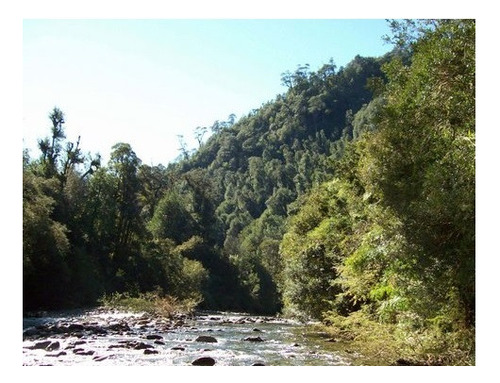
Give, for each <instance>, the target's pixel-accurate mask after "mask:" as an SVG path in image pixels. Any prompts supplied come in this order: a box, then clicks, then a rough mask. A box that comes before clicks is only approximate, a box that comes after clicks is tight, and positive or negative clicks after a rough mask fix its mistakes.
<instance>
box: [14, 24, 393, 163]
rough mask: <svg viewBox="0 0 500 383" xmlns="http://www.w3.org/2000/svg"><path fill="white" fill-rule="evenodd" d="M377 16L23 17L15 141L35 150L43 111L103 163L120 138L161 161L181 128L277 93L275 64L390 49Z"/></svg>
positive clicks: (147, 159) (190, 138) (175, 150)
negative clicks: (19, 123)
mask: <svg viewBox="0 0 500 383" xmlns="http://www.w3.org/2000/svg"><path fill="white" fill-rule="evenodd" d="M389 32H390V31H389V27H388V23H387V21H386V20H384V19H359V20H357V19H239V20H238V19H191V20H189V19H139V20H134V19H126V20H123V19H53V20H50V19H25V20H24V21H23V42H22V54H23V61H22V70H23V147H25V148H28V149H30V154H31V156H32V157H37V156H38V155H39V152H38V149H37V140H38V139H40V138H44V137H46V136H49V134H50V120H49V119H48V115H49V113H50V112H51V111H52V109H53V108H54V107H58V108H60V109H61V110H62V111H63V112H64V114H65V117H66V118H65V121H66V124H65V130H66V135H67V138H68V140H70V141H76V140H77V137H78V136H80V137H81V138H80V146H81V148H82V150H83V151H84V152H90V153H100V154H101V155H102V156H103V159H104V162H106V161H107V158H109V154H110V153H111V148H112V146H113V145H114V144H116V143H118V142H126V143H129V144H130V145H131V146H132V149H133V150H134V151H135V152H136V154H137V155H138V157H139V158H140V159H141V160H142V161H143V163H146V164H149V165H157V164H159V163H161V164H164V165H167V163H168V162H170V161H173V160H175V158H177V157H178V155H179V147H180V145H179V138H178V136H179V135H182V136H183V137H184V139H185V140H186V141H187V144H188V146H189V147H190V148H195V147H196V146H197V144H196V141H195V138H194V130H195V129H196V128H197V127H210V126H211V125H212V124H213V122H215V121H216V120H220V121H224V120H226V119H227V118H228V116H229V115H230V114H235V115H236V117H237V119H239V118H240V117H242V116H244V115H246V114H248V113H249V112H250V111H251V110H252V109H256V108H259V107H260V106H261V105H262V104H263V103H265V102H267V101H271V100H273V99H274V98H275V97H276V95H278V94H280V93H284V92H285V90H286V89H285V88H284V87H283V86H282V85H281V75H282V73H284V72H286V71H291V72H293V71H294V70H295V69H296V68H297V67H298V66H299V65H303V64H309V65H310V69H311V70H312V71H316V70H318V69H319V68H320V67H321V66H322V65H324V64H326V63H328V61H329V60H330V59H333V61H334V63H335V64H336V65H337V67H341V66H345V65H346V64H347V63H348V62H350V61H351V60H352V59H353V58H354V57H355V56H356V55H357V54H359V55H362V56H375V57H377V56H381V55H383V54H384V53H386V52H388V51H389V50H390V49H391V46H390V45H388V44H386V43H384V41H383V39H382V37H383V36H384V35H386V34H388V33H389Z"/></svg>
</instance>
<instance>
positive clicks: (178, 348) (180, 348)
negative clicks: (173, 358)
mask: <svg viewBox="0 0 500 383" xmlns="http://www.w3.org/2000/svg"><path fill="white" fill-rule="evenodd" d="M185 349H186V348H185V347H181V346H174V347H172V348H171V350H174V351H184V350H185Z"/></svg>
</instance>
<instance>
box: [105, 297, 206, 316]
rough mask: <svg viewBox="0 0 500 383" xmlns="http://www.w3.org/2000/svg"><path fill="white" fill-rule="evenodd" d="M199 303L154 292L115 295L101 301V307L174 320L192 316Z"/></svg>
mask: <svg viewBox="0 0 500 383" xmlns="http://www.w3.org/2000/svg"><path fill="white" fill-rule="evenodd" d="M199 303H200V302H199V301H196V300H193V299H184V300H182V301H180V300H179V299H177V298H175V297H171V296H168V295H167V296H165V295H163V294H161V292H152V291H150V292H146V293H138V294H130V293H129V292H125V293H113V294H111V295H104V296H103V297H102V298H100V299H99V304H100V306H101V307H104V308H108V309H118V310H125V311H132V312H139V313H148V314H152V315H156V316H160V317H165V318H172V317H174V316H175V314H191V313H193V311H194V309H195V308H196V306H197V305H198V304H199Z"/></svg>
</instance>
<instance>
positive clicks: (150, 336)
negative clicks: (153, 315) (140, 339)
mask: <svg viewBox="0 0 500 383" xmlns="http://www.w3.org/2000/svg"><path fill="white" fill-rule="evenodd" d="M146 339H163V337H162V336H161V335H155V334H149V335H146Z"/></svg>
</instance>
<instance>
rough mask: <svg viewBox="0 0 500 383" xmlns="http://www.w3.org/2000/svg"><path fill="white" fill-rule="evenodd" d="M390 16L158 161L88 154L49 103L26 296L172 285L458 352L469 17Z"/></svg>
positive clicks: (59, 297) (416, 347) (471, 68)
mask: <svg viewBox="0 0 500 383" xmlns="http://www.w3.org/2000/svg"><path fill="white" fill-rule="evenodd" d="M391 27H392V29H393V35H392V37H391V38H392V42H393V43H394V44H395V49H394V50H393V51H392V52H391V53H388V54H387V55H385V56H383V57H379V58H366V57H360V56H357V57H355V58H354V59H353V60H352V61H351V62H350V63H349V64H348V65H346V66H345V67H343V68H336V66H335V65H334V64H333V61H330V62H329V63H328V64H326V65H324V66H323V67H321V68H319V69H318V70H316V71H313V70H311V69H310V68H309V67H308V66H307V65H304V66H299V67H298V68H297V69H296V70H295V71H294V72H287V73H284V74H283V76H282V78H281V81H282V83H283V84H284V85H286V86H287V88H288V90H287V91H286V92H285V93H284V94H282V95H278V96H277V97H276V99H274V100H272V101H269V102H267V103H265V104H264V105H262V106H261V107H260V108H258V109H256V110H253V111H252V112H250V113H249V114H248V115H247V116H244V117H242V118H240V119H239V120H238V121H235V118H234V116H229V118H228V120H227V121H217V122H215V123H213V124H212V125H211V126H207V127H199V128H197V129H196V130H195V132H194V134H195V137H196V138H197V140H198V142H199V147H198V148H197V149H196V150H189V149H188V148H187V147H186V146H185V145H184V144H183V142H181V155H180V157H179V160H178V161H177V162H175V163H172V164H169V165H168V166H167V167H165V166H162V165H157V166H149V165H145V164H142V162H141V160H140V159H139V158H138V157H137V155H136V154H135V152H134V151H133V149H132V147H131V146H130V145H129V144H127V143H117V144H116V145H115V146H113V148H112V153H111V156H110V161H109V163H108V164H101V162H100V159H99V157H94V158H91V157H87V156H84V155H83V152H82V150H81V148H80V147H79V143H78V142H76V143H72V142H67V141H66V139H65V134H64V114H63V112H62V111H60V110H59V109H57V108H54V110H53V111H52V113H51V114H50V119H51V122H52V129H51V136H49V137H48V138H45V139H41V140H40V141H39V147H40V153H41V154H40V156H39V157H38V158H35V159H32V158H29V156H28V155H27V154H26V153H25V155H24V157H23V289H24V292H23V298H24V308H25V309H35V308H61V307H68V306H82V305H93V304H95V303H96V302H97V301H98V299H99V298H101V297H102V296H104V295H106V296H108V297H109V296H110V294H115V293H127V294H128V295H130V296H141V295H143V294H144V293H148V294H153V295H156V296H158V295H159V296H164V295H169V296H173V297H176V299H178V300H179V301H186V302H187V301H190V302H191V303H196V304H198V307H201V308H209V309H228V310H229V309H230V310H241V311H251V312H258V313H269V314H273V313H278V312H281V313H284V314H287V315H294V316H302V317H306V318H317V319H321V320H324V321H326V322H327V323H341V325H339V327H338V328H343V329H344V328H347V327H348V326H349V325H348V323H354V327H355V328H375V327H373V326H384V327H383V329H381V328H379V327H376V328H377V331H378V333H379V334H382V333H384V334H385V333H386V332H387V331H389V332H390V333H391V334H395V335H394V336H395V337H396V338H397V339H399V340H403V341H402V342H403V343H404V346H405V347H407V349H408V350H412V351H411V352H412V353H416V352H420V353H422V355H424V354H425V353H426V352H431V353H439V354H440V358H445V359H446V358H449V360H454V361H457V360H458V361H459V362H463V361H466V362H467V363H470V360H471V358H473V354H474V350H473V348H474V325H475V290H474V286H475V250H474V249H475V208H474V206H475V182H474V179H475V166H474V164H475V23H474V21H473V20H429V21H427V20H422V21H418V22H415V21H405V22H402V23H400V22H392V24H391ZM277 81H279V79H277ZM349 321H350V322H349ZM408 334H411V336H409V335H408ZM416 334H419V335H418V337H417V338H418V339H417V338H415V336H417V335H416ZM408 339H416V340H415V342H417V343H415V344H407V340H408ZM399 340H398V342H399ZM405 342H406V343H405ZM450 350H452V351H450ZM445 359H442V360H444V361H445V362H446V361H447V360H445ZM440 360H441V359H440Z"/></svg>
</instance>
